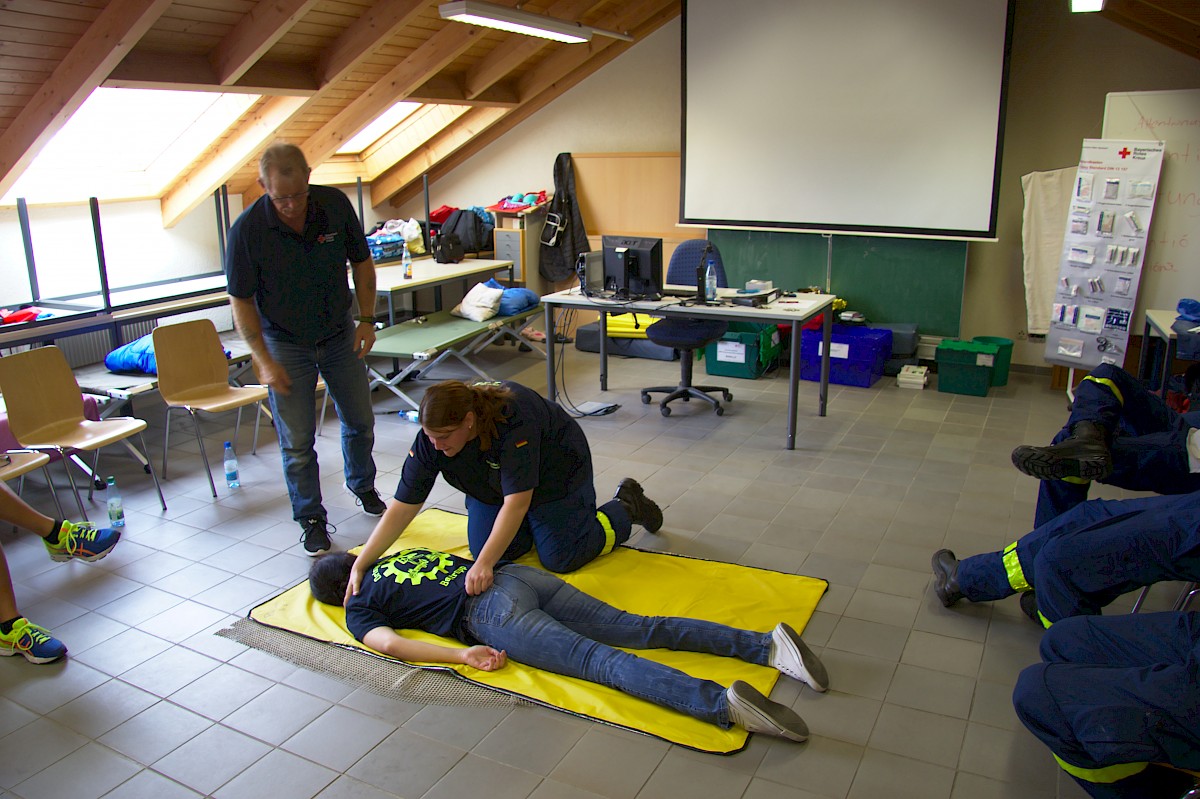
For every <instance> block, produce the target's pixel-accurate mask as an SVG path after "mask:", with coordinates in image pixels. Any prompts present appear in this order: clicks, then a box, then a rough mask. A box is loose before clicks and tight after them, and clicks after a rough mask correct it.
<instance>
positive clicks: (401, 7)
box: [316, 0, 431, 86]
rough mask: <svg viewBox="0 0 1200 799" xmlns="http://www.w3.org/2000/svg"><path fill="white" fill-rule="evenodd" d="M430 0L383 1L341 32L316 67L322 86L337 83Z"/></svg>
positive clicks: (414, 17) (422, 9)
mask: <svg viewBox="0 0 1200 799" xmlns="http://www.w3.org/2000/svg"><path fill="white" fill-rule="evenodd" d="M430 2H431V0H380V1H379V2H377V3H375V5H374V6H372V7H371V10H370V11H368V12H367V13H365V14H363V15H362V16H361V17H359V18H358V19H357V20H355V21H354V23H353V24H352V25H351V26H350V27H349V28H346V30H345V31H343V32H342V35H341V36H339V37H338V40H337V41H336V42H334V43H333V46H332V47H330V48H329V49H328V50H326V51H325V53H324V54H322V56H321V60H320V61H319V62H318V63H317V69H316V75H317V80H318V81H319V82H320V84H321V86H328V85H329V84H330V83H336V82H337V81H339V80H341V79H342V78H344V77H346V75H347V74H348V73H349V72H350V71H351V70H352V69H354V67H355V66H356V65H357V64H358V63H359V62H360V61H362V60H363V59H364V58H366V57H367V56H369V55H370V54H371V53H373V52H375V50H376V49H378V48H379V46H380V45H381V44H383V43H384V42H386V41H387V40H388V39H390V38H392V36H394V35H395V34H396V33H397V32H399V31H400V29H401V28H403V27H405V26H406V25H408V24H409V23H410V22H412V21H413V20H414V19H416V18H417V17H418V16H419V15H420V14H421V12H422V11H424V10H425V8H426V7H427V6H428V5H429V4H430Z"/></svg>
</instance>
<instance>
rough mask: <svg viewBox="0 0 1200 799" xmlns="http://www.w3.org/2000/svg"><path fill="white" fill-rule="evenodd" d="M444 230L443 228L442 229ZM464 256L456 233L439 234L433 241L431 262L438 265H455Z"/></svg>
mask: <svg viewBox="0 0 1200 799" xmlns="http://www.w3.org/2000/svg"><path fill="white" fill-rule="evenodd" d="M443 230H444V228H443ZM464 255H466V253H465V251H464V250H463V244H462V240H461V239H459V238H458V234H457V233H439V234H438V235H437V236H436V237H435V238H434V240H433V260H435V261H437V262H438V263H439V264H456V263H458V262H459V261H461V260H462V259H463V256H464Z"/></svg>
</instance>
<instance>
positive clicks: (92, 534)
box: [42, 522, 121, 563]
mask: <svg viewBox="0 0 1200 799" xmlns="http://www.w3.org/2000/svg"><path fill="white" fill-rule="evenodd" d="M120 540H121V533H120V531H119V530H110V529H109V528H107V527H103V528H98V527H96V525H94V524H92V523H91V522H63V525H62V528H61V529H60V530H59V531H58V543H57V544H51V543H50V542H49V541H47V540H46V539H44V538H43V539H42V543H43V544H45V545H46V551H47V552H49V553H50V560H56V561H58V562H60V563H62V562H64V561H68V560H71V559H75V560H85V561H87V562H88V563H91V562H92V561H94V560H100V559H101V558H102V557H104V556H105V555H107V554H108V553H109V552H111V551H112V548H113V547H115V546H116V545H117V542H118V541H120Z"/></svg>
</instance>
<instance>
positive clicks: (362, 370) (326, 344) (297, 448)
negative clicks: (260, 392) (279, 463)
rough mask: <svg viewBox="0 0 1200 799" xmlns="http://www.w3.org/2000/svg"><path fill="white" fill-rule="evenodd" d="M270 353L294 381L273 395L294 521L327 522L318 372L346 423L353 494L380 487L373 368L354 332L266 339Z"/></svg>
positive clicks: (346, 459) (349, 481)
mask: <svg viewBox="0 0 1200 799" xmlns="http://www.w3.org/2000/svg"><path fill="white" fill-rule="evenodd" d="M266 344H267V350H268V351H270V353H271V357H272V358H274V359H275V360H276V361H278V362H279V365H280V366H282V367H283V368H284V369H285V370H287V373H288V377H290V378H291V379H292V388H291V391H290V392H289V393H287V394H282V393H280V392H278V391H274V390H272V391H271V413H272V415H273V416H274V417H275V431H276V433H277V434H278V436H279V449H280V450H281V452H282V453H283V479H284V482H285V483H286V484H287V490H288V497H290V498H291V501H292V518H294V519H295V520H296V521H298V522H303V521H304V520H306V519H325V518H326V516H325V508H324V506H323V505H322V504H321V474H320V470H319V468H318V466H317V453H316V450H315V449H314V448H313V447H314V444H315V443H316V435H317V411H316V388H317V374H318V372H319V373H320V375H321V377H323V378H325V385H326V386H327V388H326V390H327V391H328V392H329V396H330V397H331V398H333V404H334V407H335V408H336V409H337V414H338V417H339V418H340V419H341V420H342V458H343V461H344V464H345V466H344V471H345V475H346V485H348V486H349V487H350V490H352V491H366V490H367V489H369V488H374V487H375V459H374V458H373V457H372V456H371V450H372V449H373V448H374V446H375V414H374V411H372V409H371V391H370V387H369V386H370V384H369V383H368V381H367V367H366V364H364V363H363V361H362V359H360V358H359V357H358V356H356V355H355V354H354V328H353V327H352V326H351V327H347V328H346V330H345V332H343V333H339V334H337V335H336V336H334V337H332V338H329V339H326V340H325V341H322V342H320V343H318V344H291V343H288V342H284V341H276V340H273V339H270V338H266Z"/></svg>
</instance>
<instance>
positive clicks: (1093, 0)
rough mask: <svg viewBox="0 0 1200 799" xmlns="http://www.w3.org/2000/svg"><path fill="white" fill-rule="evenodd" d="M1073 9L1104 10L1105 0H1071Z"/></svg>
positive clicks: (1077, 10) (1081, 10)
mask: <svg viewBox="0 0 1200 799" xmlns="http://www.w3.org/2000/svg"><path fill="white" fill-rule="evenodd" d="M1071 10H1072V11H1075V12H1083V11H1103V10H1104V0H1071Z"/></svg>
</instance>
